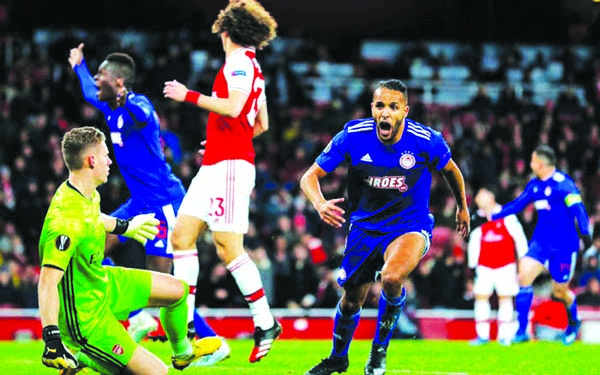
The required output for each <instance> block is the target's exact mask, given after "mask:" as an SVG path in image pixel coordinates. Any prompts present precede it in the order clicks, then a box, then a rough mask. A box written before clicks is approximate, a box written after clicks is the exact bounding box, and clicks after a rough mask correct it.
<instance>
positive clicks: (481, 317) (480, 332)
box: [473, 300, 492, 340]
mask: <svg viewBox="0 0 600 375" xmlns="http://www.w3.org/2000/svg"><path fill="white" fill-rule="evenodd" d="M473 313H474V315H475V332H477V337H479V338H480V339H483V340H489V339H490V315H491V313H492V308H491V307H490V302H489V301H487V300H475V308H474V310H473Z"/></svg>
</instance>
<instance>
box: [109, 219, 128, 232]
mask: <svg viewBox="0 0 600 375" xmlns="http://www.w3.org/2000/svg"><path fill="white" fill-rule="evenodd" d="M128 227H129V220H123V219H119V218H117V225H115V229H113V230H112V232H110V233H112V234H123V233H125V232H127V228H128Z"/></svg>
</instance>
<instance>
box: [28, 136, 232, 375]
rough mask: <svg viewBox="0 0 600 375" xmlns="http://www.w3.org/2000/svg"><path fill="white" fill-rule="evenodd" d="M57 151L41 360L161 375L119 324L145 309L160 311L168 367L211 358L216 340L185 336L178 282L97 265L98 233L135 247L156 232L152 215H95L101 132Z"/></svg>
mask: <svg viewBox="0 0 600 375" xmlns="http://www.w3.org/2000/svg"><path fill="white" fill-rule="evenodd" d="M62 153H63V158H64V161H65V164H66V166H67V168H68V170H69V178H68V180H67V181H65V182H64V183H63V184H62V185H61V186H60V187H59V188H58V189H57V191H56V194H55V195H54V197H53V198H52V201H51V203H50V208H49V209H48V213H47V214H46V218H45V220H44V226H43V228H42V233H41V236H40V260H41V266H42V270H41V274H40V282H39V287H38V288H39V290H38V294H39V307H40V318H41V321H42V326H43V327H44V328H43V339H44V342H45V348H44V352H43V354H42V363H43V364H44V365H46V366H49V367H55V368H59V369H65V368H78V367H83V366H89V367H91V368H92V369H94V370H96V371H98V372H100V373H102V374H120V373H125V372H126V373H132V374H167V373H168V369H167V366H166V365H165V364H164V363H163V362H162V361H161V360H160V359H159V358H158V357H156V356H155V355H154V354H152V353H151V352H149V351H148V350H147V349H145V348H143V347H141V346H139V345H138V344H137V343H135V341H134V340H133V339H132V338H131V336H130V335H129V334H128V333H127V331H126V330H125V328H124V327H123V325H122V324H121V323H120V322H119V320H120V319H125V318H127V316H128V314H129V313H130V312H131V311H133V310H135V309H140V308H143V307H147V306H148V307H162V308H161V310H160V319H161V322H162V324H163V327H164V329H165V332H166V334H167V337H168V338H169V341H170V344H171V348H172V351H173V357H172V363H173V367H174V368H176V369H183V368H185V367H187V366H188V365H190V363H192V362H193V361H195V360H197V359H199V358H201V357H203V356H205V355H208V354H211V353H214V352H215V351H216V350H217V349H218V348H219V347H220V346H221V340H220V339H219V338H216V337H213V338H205V339H202V340H194V341H193V342H192V341H190V340H189V339H188V338H187V306H186V298H187V294H188V288H187V285H186V284H185V283H184V282H182V281H180V280H178V279H175V278H174V277H172V276H171V275H168V274H164V273H158V272H152V271H147V270H137V269H128V268H123V267H106V266H103V265H102V260H103V258H104V243H105V236H106V232H112V233H116V234H121V235H123V236H125V237H129V238H133V239H135V240H137V241H139V242H141V243H142V244H144V243H145V242H146V241H147V240H151V239H153V238H154V237H155V236H156V234H157V233H158V220H157V219H155V218H154V215H153V214H145V215H138V216H135V217H133V218H132V219H131V220H121V219H116V218H114V217H111V216H108V215H104V214H102V213H101V212H100V194H99V193H98V191H97V190H96V188H97V187H98V186H99V185H101V184H103V183H105V182H106V181H107V179H108V174H109V169H110V165H111V164H112V161H111V160H110V158H109V153H108V148H107V146H106V142H105V137H104V134H103V133H102V132H101V131H99V130H97V129H96V128H93V127H81V128H76V129H73V130H71V131H69V132H68V133H66V134H65V136H64V138H63V141H62ZM65 344H66V345H65ZM67 347H69V348H72V349H74V350H75V351H70V350H69V349H68V348H67Z"/></svg>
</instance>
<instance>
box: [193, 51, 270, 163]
mask: <svg viewBox="0 0 600 375" xmlns="http://www.w3.org/2000/svg"><path fill="white" fill-rule="evenodd" d="M232 90H240V91H243V92H245V93H248V99H247V100H246V103H245V104H244V107H243V109H242V112H241V113H240V114H239V116H238V117H235V118H232V117H226V116H222V115H219V114H216V113H214V112H210V113H209V115H208V125H207V130H206V150H205V153H204V158H203V160H202V165H212V164H216V163H218V162H220V161H223V160H235V159H242V160H246V161H248V162H249V163H252V164H254V155H255V153H254V145H253V143H252V138H253V136H254V122H255V119H256V115H257V114H258V110H259V109H260V107H261V106H262V105H263V104H264V102H265V101H266V96H265V79H264V76H263V74H262V71H261V69H260V65H259V64H258V61H257V60H256V50H255V49H254V48H240V49H238V50H236V51H234V52H233V53H232V54H231V55H229V56H228V57H227V59H226V60H225V64H223V66H222V67H221V69H220V70H219V72H218V73H217V76H216V78H215V82H214V83H213V92H212V96H213V97H217V98H228V97H229V92H230V91H232Z"/></svg>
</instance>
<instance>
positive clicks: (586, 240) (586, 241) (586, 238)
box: [581, 234, 594, 250]
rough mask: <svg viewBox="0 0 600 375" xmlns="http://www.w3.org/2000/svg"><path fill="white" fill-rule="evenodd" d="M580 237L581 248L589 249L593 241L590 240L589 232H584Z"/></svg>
mask: <svg viewBox="0 0 600 375" xmlns="http://www.w3.org/2000/svg"><path fill="white" fill-rule="evenodd" d="M581 239H582V240H583V250H587V249H589V248H590V246H592V244H593V243H594V241H592V236H590V235H589V234H586V235H585V236H583V237H582V238H581Z"/></svg>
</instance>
